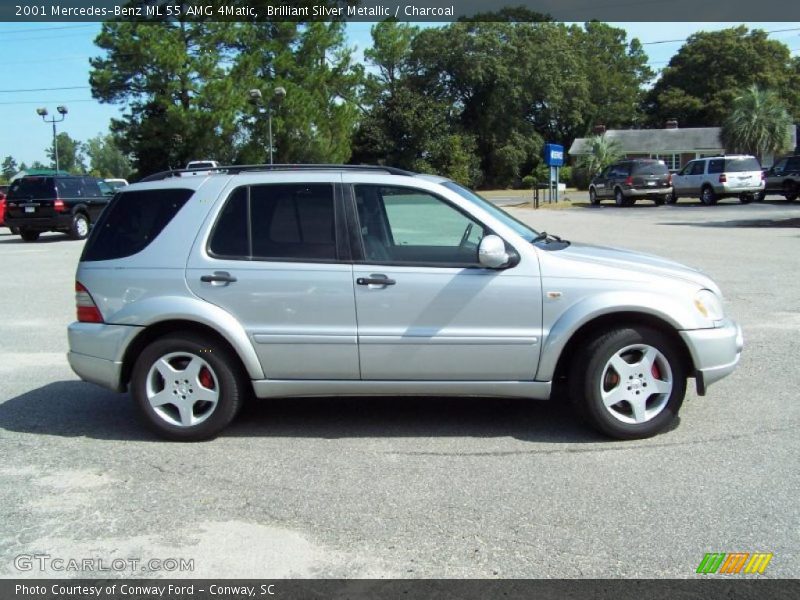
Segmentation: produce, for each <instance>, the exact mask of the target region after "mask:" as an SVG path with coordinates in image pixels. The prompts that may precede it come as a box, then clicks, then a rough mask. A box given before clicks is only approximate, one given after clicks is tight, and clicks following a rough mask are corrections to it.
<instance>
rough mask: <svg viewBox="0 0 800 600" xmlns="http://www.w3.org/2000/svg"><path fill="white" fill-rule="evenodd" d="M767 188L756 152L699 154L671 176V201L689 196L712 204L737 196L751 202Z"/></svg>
mask: <svg viewBox="0 0 800 600" xmlns="http://www.w3.org/2000/svg"><path fill="white" fill-rule="evenodd" d="M763 190H764V175H763V172H762V171H761V165H760V164H759V163H758V160H757V159H756V158H755V157H754V156H749V155H747V154H739V155H726V156H712V157H709V158H698V159H697V160H692V161H689V162H688V163H686V165H685V166H684V167H683V169H681V170H680V171H679V172H678V173H676V174H675V175H673V176H672V198H670V199H669V201H670V203H674V202H677V201H678V198H681V197H683V198H685V197H686V196H694V197H695V198H697V197H699V198H700V201H701V202H702V203H703V204H705V205H707V206H711V205H712V204H716V203H717V202H718V201H719V200H720V199H721V198H729V197H738V198H739V201H740V202H741V203H742V204H748V203H750V202H752V201H753V200H755V199H756V197H757V196H758V195H759V194H760V193H761V192H762V191H763Z"/></svg>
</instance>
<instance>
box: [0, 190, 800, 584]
mask: <svg viewBox="0 0 800 600" xmlns="http://www.w3.org/2000/svg"><path fill="white" fill-rule="evenodd" d="M514 214H515V215H516V216H518V217H520V218H522V219H524V220H526V221H528V222H530V223H532V224H534V226H535V227H537V229H539V230H542V229H544V230H547V231H548V232H550V233H555V234H558V235H561V236H562V237H564V238H567V239H573V240H580V241H584V242H590V243H597V244H607V245H614V246H622V247H628V248H632V249H636V250H640V251H645V252H651V253H656V254H661V255H664V256H667V257H670V258H673V259H676V260H678V261H681V262H684V263H687V264H690V265H693V266H698V267H701V268H702V269H703V270H705V271H706V272H708V273H709V274H710V275H711V276H712V277H714V278H715V280H716V281H717V282H718V283H719V284H720V286H721V287H722V289H723V291H724V292H725V294H726V298H727V301H728V309H729V312H730V313H732V315H733V316H734V317H735V318H736V319H738V320H739V321H740V322H741V324H742V326H743V328H744V333H745V352H744V354H743V358H742V362H741V364H740V366H739V369H738V370H737V371H736V372H735V373H734V374H733V375H732V376H731V377H729V378H727V379H725V380H723V381H721V382H720V383H717V384H715V385H714V386H712V387H711V388H710V390H709V394H708V395H707V396H706V397H704V398H698V397H697V396H696V395H695V393H694V390H693V388H692V387H691V386H690V390H689V392H688V394H687V400H686V403H685V404H684V407H683V410H682V413H681V422H680V424H679V426H678V427H677V428H675V429H673V430H671V431H669V432H667V433H666V434H663V435H660V436H658V437H656V438H653V439H649V440H644V441H635V442H614V441H608V440H606V439H604V438H602V437H600V436H598V435H596V434H594V433H592V432H591V431H588V430H587V429H585V428H584V426H583V425H581V424H580V423H578V422H577V421H576V420H575V419H574V418H573V416H572V414H571V412H570V411H569V410H568V409H567V408H565V407H564V406H562V405H559V404H557V403H545V402H536V401H523V400H496V399H441V398H420V399H407V398H359V399H355V398H344V399H309V400H286V401H262V402H261V403H258V404H253V405H250V406H248V407H246V409H245V411H244V413H243V414H242V415H241V416H240V418H239V419H238V421H237V422H236V423H234V425H233V426H232V427H230V428H229V429H228V430H227V431H226V432H225V434H224V435H223V436H221V437H220V438H218V439H217V440H215V441H212V442H207V443H199V444H177V443H167V442H163V441H160V440H158V439H157V438H155V437H154V436H152V435H151V434H150V433H149V432H148V430H146V429H145V428H144V426H143V424H142V423H141V422H140V420H139V417H138V414H137V412H136V410H135V407H134V406H133V403H132V400H131V399H130V398H129V397H128V396H126V395H118V394H114V393H111V392H107V391H105V390H102V389H100V388H98V387H95V386H93V385H90V384H87V383H82V382H80V381H79V380H78V379H77V378H76V376H75V375H74V374H73V373H72V372H71V370H70V369H69V367H68V365H67V362H66V358H65V352H66V351H67V341H66V325H67V324H68V323H69V322H70V321H72V320H73V315H74V310H75V309H74V298H73V279H74V270H75V266H76V262H77V259H78V256H79V254H80V251H81V247H82V245H83V244H82V243H81V242H74V241H69V240H67V239H66V238H65V237H64V236H61V235H56V234H47V235H45V236H43V237H42V240H41V241H40V242H39V243H34V244H28V243H23V242H21V241H20V239H19V238H18V237H16V236H11V235H10V234H9V233H8V230H7V229H0V280H2V282H3V284H2V289H3V292H2V298H3V302H2V309H0V448H1V449H2V450H1V451H0V456H2V461H0V576H2V577H19V576H42V575H45V574H47V575H54V576H59V577H60V576H92V573H86V572H84V573H77V572H70V571H58V570H53V569H52V568H51V569H45V570H44V571H43V570H40V569H39V568H38V567H35V568H34V569H33V570H31V571H24V572H21V571H19V570H18V569H17V568H15V564H14V563H15V557H16V556H18V555H20V554H26V553H27V554H40V553H45V554H48V555H50V556H51V557H55V558H64V559H69V558H78V559H80V558H85V557H99V558H101V559H103V560H105V561H107V562H110V561H112V560H113V559H115V558H123V559H130V558H138V559H141V560H143V561H146V560H149V559H166V558H184V559H194V570H193V571H190V572H166V571H160V572H155V573H151V572H145V571H141V570H140V569H136V570H125V569H123V570H122V571H121V572H120V573H119V574H120V575H135V576H154V575H155V576H175V575H178V576H184V577H188V576H195V577H263V578H273V577H289V576H297V577H413V578H439V577H444V578H455V577H465V578H492V577H500V578H527V577H537V578H538V577H569V578H573V577H648V578H649V577H654V578H660V577H678V578H682V577H696V575H695V569H696V568H697V566H698V563H699V562H700V560H701V559H702V558H703V555H704V554H705V553H707V552H735V551H740V552H757V551H763V552H772V553H774V558H773V559H772V562H771V563H770V565H769V567H768V569H767V571H766V574H765V575H763V576H762V577H798V576H800V551H799V546H800V543H799V542H798V532H800V503H799V502H798V494H800V471H798V468H797V465H798V462H797V461H798V456H799V455H800V436H798V432H797V428H798V425H800V402H798V399H797V391H798V386H799V385H800V376H798V367H797V365H796V362H797V355H798V350H800V345H798V342H797V340H798V333H800V269H799V267H800V203H793V204H790V203H786V202H782V201H778V200H776V201H774V202H767V203H764V204H751V205H747V206H742V205H739V204H738V202H735V201H725V202H723V203H721V204H720V205H718V206H716V207H710V208H708V207H702V206H700V205H699V204H697V203H696V202H688V201H682V202H681V203H680V204H678V205H676V206H664V207H659V208H655V207H652V206H651V205H650V203H646V202H643V203H641V205H637V206H635V207H633V208H624V209H620V208H616V207H614V206H602V207H599V208H597V207H586V206H578V207H574V208H571V209H568V210H539V211H536V212H534V211H531V210H514ZM114 574H116V573H113V574H112V576H113V575H114ZM103 576H106V577H107V576H109V573H104V574H103Z"/></svg>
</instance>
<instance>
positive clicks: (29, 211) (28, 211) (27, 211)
mask: <svg viewBox="0 0 800 600" xmlns="http://www.w3.org/2000/svg"><path fill="white" fill-rule="evenodd" d="M25 212H26V213H32V212H36V207H35V206H26V207H25Z"/></svg>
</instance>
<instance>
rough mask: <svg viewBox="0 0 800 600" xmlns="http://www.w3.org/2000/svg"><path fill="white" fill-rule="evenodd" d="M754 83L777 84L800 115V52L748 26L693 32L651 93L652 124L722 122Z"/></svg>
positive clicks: (774, 87)
mask: <svg viewBox="0 0 800 600" xmlns="http://www.w3.org/2000/svg"><path fill="white" fill-rule="evenodd" d="M751 85H757V86H759V87H760V88H762V89H767V88H769V89H772V90H774V91H775V92H776V93H777V94H778V96H779V97H780V98H781V99H782V100H783V101H784V102H785V104H786V106H787V109H788V110H789V113H790V115H792V116H793V117H794V118H798V117H800V95H798V94H797V90H798V89H800V57H792V55H791V51H790V50H789V48H788V47H787V46H786V45H785V44H783V43H782V42H780V41H777V40H771V39H769V37H768V34H767V32H766V31H762V30H758V29H756V30H752V31H750V30H748V29H747V27H745V26H743V25H742V26H739V27H732V28H730V29H723V30H721V31H703V32H698V33H695V34H693V35H692V36H690V37H689V39H688V40H687V41H686V43H685V44H684V45H683V46H682V47H681V48H680V49H679V50H678V52H677V53H676V54H675V55H674V56H673V57H672V59H671V60H670V62H669V65H668V66H667V67H666V68H665V69H664V71H663V72H662V73H661V77H660V78H659V79H658V81H657V82H656V83H655V85H654V86H653V88H652V90H651V91H650V92H649V94H648V96H647V101H646V103H647V106H646V110H647V113H648V116H649V119H650V123H651V124H653V125H654V126H657V127H660V126H663V123H664V121H666V120H667V119H670V118H673V117H674V118H677V119H678V120H679V121H680V124H681V125H682V126H683V125H686V126H692V127H703V126H709V127H710V126H714V127H716V126H720V125H721V124H722V122H723V121H724V120H725V119H726V117H728V115H730V113H731V107H732V105H733V100H734V99H735V98H736V97H737V96H739V95H740V94H741V90H742V89H744V88H747V87H749V86H751Z"/></svg>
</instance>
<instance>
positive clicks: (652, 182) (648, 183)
mask: <svg viewBox="0 0 800 600" xmlns="http://www.w3.org/2000/svg"><path fill="white" fill-rule="evenodd" d="M655 184H656V182H655V181H648V182H647V185H650V186H655Z"/></svg>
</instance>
